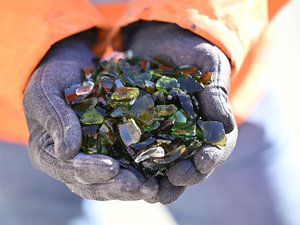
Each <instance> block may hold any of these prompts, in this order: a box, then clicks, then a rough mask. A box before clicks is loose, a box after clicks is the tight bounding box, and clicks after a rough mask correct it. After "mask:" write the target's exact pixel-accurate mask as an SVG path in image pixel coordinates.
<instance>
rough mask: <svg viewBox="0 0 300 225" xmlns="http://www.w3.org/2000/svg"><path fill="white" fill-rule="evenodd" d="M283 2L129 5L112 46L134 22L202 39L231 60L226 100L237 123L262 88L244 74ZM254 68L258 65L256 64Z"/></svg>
mask: <svg viewBox="0 0 300 225" xmlns="http://www.w3.org/2000/svg"><path fill="white" fill-rule="evenodd" d="M286 2H287V0H278V1H274V0H252V1H248V0H245V1H239V0H228V1H223V0H202V1H199V0H181V1H171V0H131V1H130V2H129V5H128V8H127V11H126V13H124V15H123V17H122V18H121V19H120V20H119V21H118V23H117V24H116V26H115V28H114V30H113V32H112V38H113V40H114V42H113V44H115V47H116V48H117V49H118V48H121V46H120V45H118V43H120V42H119V41H118V37H119V33H118V31H119V29H120V28H122V27H124V26H126V25H128V24H130V23H133V22H136V21H138V20H146V21H162V22H169V23H175V24H177V25H178V26H180V27H182V28H184V29H188V30H190V31H191V32H194V33H195V34H198V35H199V36H201V37H203V38H205V39H207V40H208V41H210V42H211V43H213V44H214V45H216V46H217V47H219V48H220V49H221V50H222V51H223V52H224V53H225V54H226V55H227V57H228V58H229V59H230V62H231V68H232V82H231V83H232V85H231V91H230V93H231V95H230V101H231V103H234V104H233V106H234V111H235V115H236V118H237V119H238V121H239V122H242V121H243V120H244V119H245V118H246V115H247V112H249V111H250V109H251V107H253V105H254V104H253V102H255V101H257V99H258V97H259V96H260V95H261V94H262V92H263V91H262V89H263V88H264V85H263V83H262V80H263V78H262V77H261V76H260V75H258V74H255V75H253V74H250V72H249V71H251V72H253V71H255V70H254V69H250V68H251V67H252V65H253V62H254V59H255V58H257V52H258V49H259V48H261V47H262V42H263V41H262V39H261V36H262V34H263V33H264V31H265V30H266V28H267V26H268V24H269V22H270V20H271V19H272V18H273V17H274V15H275V14H276V13H277V12H278V10H279V9H280V8H281V7H282V6H283V5H284V4H285V3H286ZM263 39H264V40H265V38H263ZM258 42H259V43H258ZM256 63H258V64H259V62H257V61H256ZM254 77H255V79H252V78H254ZM257 84H259V85H257ZM241 96H243V98H242V97H241Z"/></svg>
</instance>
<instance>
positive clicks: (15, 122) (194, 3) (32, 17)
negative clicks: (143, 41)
mask: <svg viewBox="0 0 300 225" xmlns="http://www.w3.org/2000/svg"><path fill="white" fill-rule="evenodd" d="M286 1H287V0H276V1H275V0H269V1H268V0H251V1H250V0H246V1H238V0H228V1H223V0H202V1H198V0H180V1H171V0H130V1H128V3H118V4H117V3H107V4H99V5H94V4H92V3H90V2H89V1H87V0H76V1H74V0H64V1H61V0H44V1H40V0H26V1H25V0H11V1H7V0H0V105H1V110H0V139H1V140H4V141H12V142H16V143H26V142H27V139H28V130H27V126H26V122H25V118H24V112H23V107H22V99H23V92H24V89H25V87H26V83H27V81H28V79H29V77H30V75H31V74H32V72H33V70H34V68H35V67H36V66H37V64H38V63H39V61H40V60H41V59H42V58H43V56H44V55H45V54H46V52H47V50H49V48H50V47H51V45H52V44H54V43H55V42H57V41H59V40H61V39H63V38H65V37H68V36H71V35H73V34H75V33H78V32H81V31H84V30H87V29H89V28H92V27H98V28H99V29H100V30H101V31H102V33H105V34H106V43H110V44H112V46H114V47H115V48H117V49H118V48H120V45H119V42H118V41H117V37H118V31H119V29H120V28H121V27H123V26H126V25H127V24H129V23H132V22H135V21H138V20H149V21H150V20H156V21H164V22H169V23H175V24H177V25H178V26H180V27H182V28H185V29H188V30H190V31H192V32H194V33H196V34H198V35H200V36H202V37H203V38H205V39H207V40H209V41H210V42H211V43H213V44H215V45H216V46H218V47H219V48H220V49H221V50H222V51H223V52H224V53H225V54H226V55H227V56H228V58H229V59H230V61H231V67H232V80H231V95H230V101H231V103H232V105H233V108H234V112H235V115H236V117H237V119H238V121H242V120H243V119H245V118H246V116H247V112H248V111H249V109H250V108H251V107H252V105H253V103H254V102H255V101H256V99H257V96H259V95H260V94H261V92H260V89H263V88H262V87H261V88H260V87H258V86H259V79H260V76H256V77H255V75H254V74H251V76H250V75H249V73H248V71H249V70H250V68H251V65H253V63H252V64H251V62H253V59H254V58H255V55H256V52H257V49H259V47H260V45H261V44H260V43H261V42H259V41H258V40H259V39H260V37H261V34H262V33H263V31H264V30H265V29H266V27H267V25H268V23H269V21H270V20H271V18H272V17H273V16H274V15H275V14H276V12H277V11H278V10H279V8H280V7H281V6H283V5H284V3H285V2H286ZM102 43H103V42H102ZM250 90H251V91H250ZM249 93H250V94H249Z"/></svg>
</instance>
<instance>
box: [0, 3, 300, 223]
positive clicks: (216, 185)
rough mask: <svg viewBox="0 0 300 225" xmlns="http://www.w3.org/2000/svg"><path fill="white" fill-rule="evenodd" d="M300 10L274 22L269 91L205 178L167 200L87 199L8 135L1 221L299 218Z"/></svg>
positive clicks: (298, 6)
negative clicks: (42, 167) (36, 163)
mask: <svg viewBox="0 0 300 225" xmlns="http://www.w3.org/2000/svg"><path fill="white" fill-rule="evenodd" d="M299 12H300V1H291V2H290V3H289V4H288V5H287V6H286V7H285V8H284V9H282V10H281V12H280V13H279V15H278V16H277V17H276V18H275V20H274V21H273V23H272V26H271V29H270V34H271V37H272V38H271V39H270V41H269V43H268V45H267V46H266V47H265V48H264V49H263V52H262V54H261V56H260V58H259V63H260V72H261V73H264V74H268V80H267V83H268V84H269V85H268V86H269V87H268V91H267V92H266V94H265V96H264V97H263V98H262V99H261V100H260V101H259V102H258V104H257V105H256V106H255V107H254V108H253V111H252V112H251V115H250V117H249V120H248V121H247V122H245V123H244V124H242V125H241V126H240V127H239V139H238V143H237V146H236V148H235V150H234V152H233V154H232V155H231V156H230V158H229V159H228V160H227V161H226V162H225V163H224V164H223V165H222V166H220V167H219V168H217V169H216V170H215V173H214V174H213V175H212V176H211V177H209V178H208V179H207V180H206V181H204V182H203V183H201V184H198V185H194V186H192V187H189V188H187V190H186V191H185V192H184V194H183V195H182V196H181V197H180V198H179V199H178V200H177V201H176V202H174V203H172V204H170V205H168V206H167V207H164V206H162V205H159V204H155V205H149V204H145V203H143V202H137V203H128V202H122V203H121V202H114V201H112V202H104V203H103V202H94V201H82V200H81V199H80V198H79V197H77V196H76V195H74V194H72V193H71V192H70V191H69V190H68V189H67V188H66V187H65V186H64V185H63V184H61V183H59V182H56V181H55V180H54V179H52V178H50V177H48V176H47V175H45V174H43V173H42V172H40V171H38V170H36V169H34V168H33V167H32V166H31V163H30V160H29V158H28V155H27V150H26V146H21V145H15V144H11V143H4V142H1V143H0V225H48V224H49V225H50V224H51V225H53V224H56V225H102V224H105V225H116V224H131V225H135V224H143V225H147V224H153V223H159V224H163V225H176V224H177V225H218V224H221V225H250V224H251V225H299V224H300V177H299V173H300V149H299V147H298V143H297V142H298V138H299V133H300V132H299V128H300V118H299V115H300V104H299V102H300V101H299V99H298V97H300V94H299V93H298V90H299V87H298V85H299V84H300V74H299V64H300V61H299V53H300V43H299V40H300V28H299V27H300V26H299V24H300V13H299ZM253 91H255V90H253ZM141 221H142V222H141Z"/></svg>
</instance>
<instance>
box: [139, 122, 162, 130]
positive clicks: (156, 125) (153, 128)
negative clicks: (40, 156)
mask: <svg viewBox="0 0 300 225" xmlns="http://www.w3.org/2000/svg"><path fill="white" fill-rule="evenodd" d="M159 127H160V122H159V121H157V120H155V121H154V122H153V124H152V125H150V126H145V127H144V128H143V131H144V132H146V133H147V132H151V131H154V130H157V129H158V128H159Z"/></svg>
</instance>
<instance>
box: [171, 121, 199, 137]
mask: <svg viewBox="0 0 300 225" xmlns="http://www.w3.org/2000/svg"><path fill="white" fill-rule="evenodd" d="M171 130H172V135H174V136H179V137H180V136H185V137H194V136H196V123H194V122H193V121H188V122H187V123H175V124H174V126H173V127H172V129H171Z"/></svg>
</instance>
